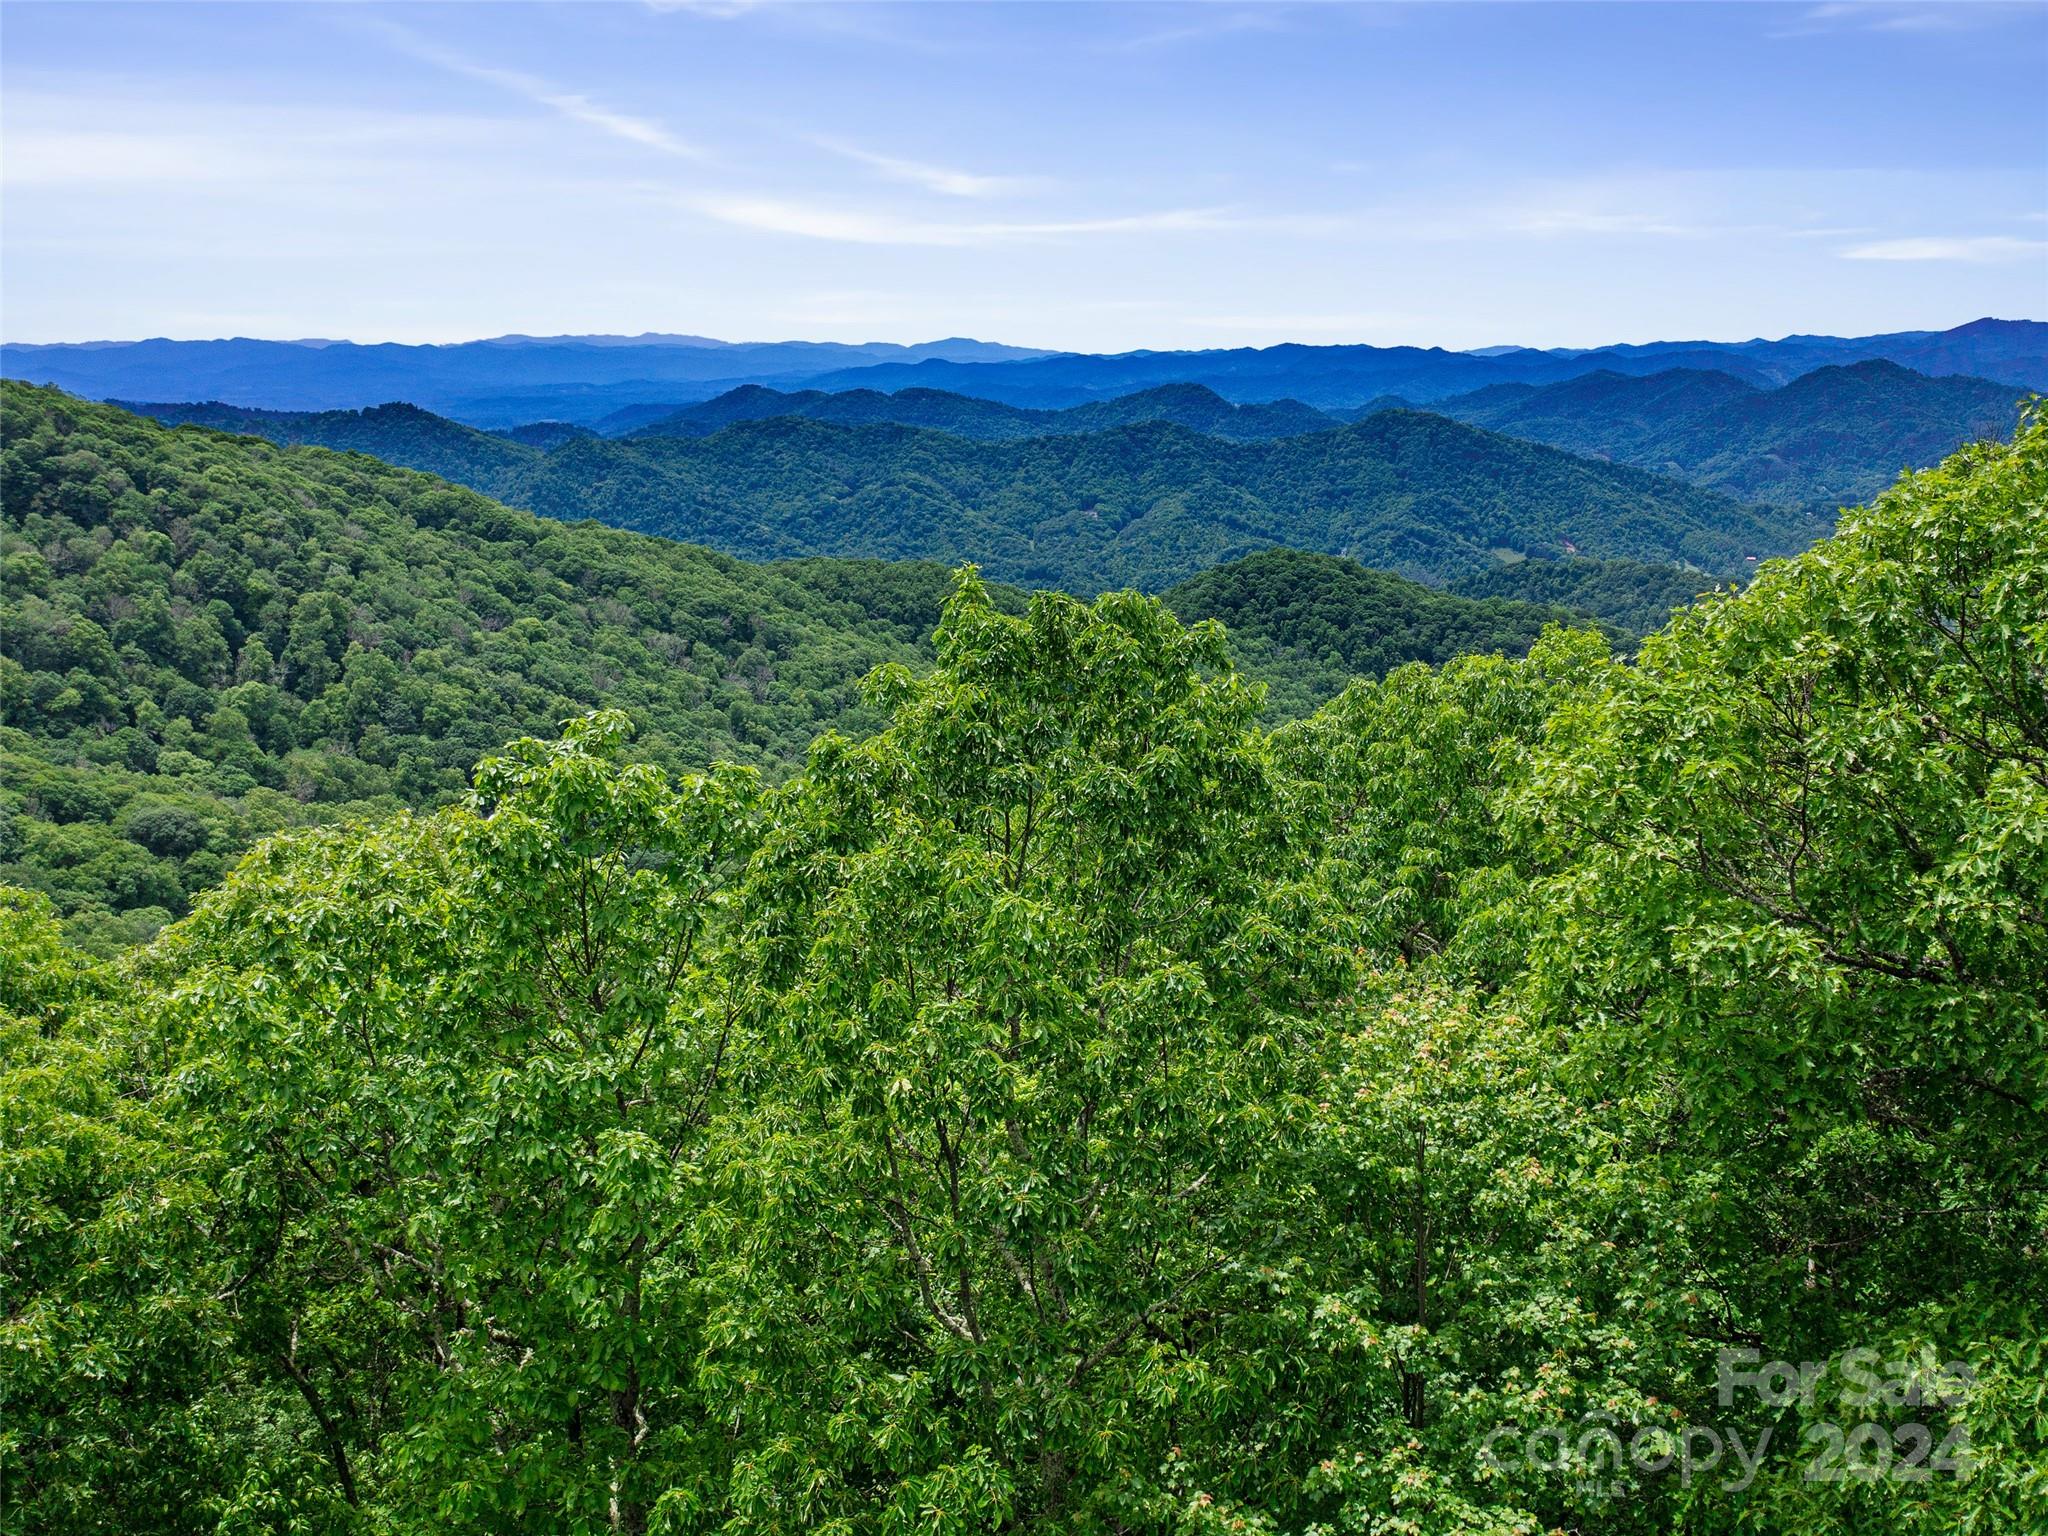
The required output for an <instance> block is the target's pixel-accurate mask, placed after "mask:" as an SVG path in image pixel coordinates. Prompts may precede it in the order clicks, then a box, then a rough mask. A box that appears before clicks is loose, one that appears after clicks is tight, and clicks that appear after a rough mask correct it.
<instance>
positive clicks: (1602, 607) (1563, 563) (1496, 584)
mask: <svg viewBox="0 0 2048 1536" xmlns="http://www.w3.org/2000/svg"><path fill="white" fill-rule="evenodd" d="M1721 584H1722V583H1720V582H1717V581H1716V580H1715V579H1714V578H1713V577H1710V576H1707V575H1704V574H1702V573H1701V572H1698V571H1689V570H1686V569H1684V568H1683V567H1681V566H1676V565H1650V564H1646V563H1644V562H1643V561H1640V560H1517V561H1516V562H1515V563H1514V564H1513V565H1500V566H1495V567H1494V568H1493V569H1492V570H1490V571H1486V572H1484V573H1482V574H1480V575H1478V576H1464V577H1460V578H1459V579H1458V580H1457V581H1454V582H1452V583H1451V586H1450V590H1451V592H1452V593H1453V595H1455V596H1458V597H1480V598H1485V597H1506V598H1513V599H1515V600H1517V601H1519V602H1525V603H1548V604H1552V605H1555V606H1557V607H1562V608H1570V609H1574V610H1576V611H1578V612H1580V613H1590V614H1594V615H1596V616H1598V617H1599V618H1602V619H1605V620H1606V621H1607V622H1608V623H1610V624H1613V625H1615V626H1616V627H1617V628H1619V629H1621V630H1623V631H1625V632H1627V633H1629V634H1632V635H1647V634H1648V633H1649V632H1650V631H1651V630H1653V629H1662V628H1663V627H1664V624H1665V621H1666V620H1668V619H1669V618H1670V617H1671V615H1672V614H1674V613H1676V612H1677V611H1678V610H1679V609H1681V608H1683V607H1685V606H1686V604H1688V603H1690V602H1692V601H1693V599H1694V598H1696V597H1698V596H1699V595H1700V594H1701V593H1702V592H1706V591H1709V590H1711V589H1712V588H1714V587H1715V586H1717V585H1721Z"/></svg>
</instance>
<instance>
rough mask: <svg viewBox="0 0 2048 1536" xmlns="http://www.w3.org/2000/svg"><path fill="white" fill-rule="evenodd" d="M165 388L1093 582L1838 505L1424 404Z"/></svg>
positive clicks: (837, 545) (1629, 542) (568, 504)
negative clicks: (1053, 418) (1001, 429)
mask: <svg viewBox="0 0 2048 1536" xmlns="http://www.w3.org/2000/svg"><path fill="white" fill-rule="evenodd" d="M1203 393H1206V391H1204V392H1203ZM833 398H838V397H833ZM873 398H874V399H875V400H878V401H881V400H887V399H888V398H889V397H886V396H880V395H876V396H874V397H873ZM947 398H949V399H951V400H953V401H956V402H958V403H960V404H962V405H963V406H965V407H972V408H974V409H980V408H982V407H985V406H987V404H988V403H987V402H981V401H964V400H962V398H961V397H957V396H954V397H947ZM1211 398H1212V399H1213V398H1214V397H1213V396H1212V397H1211ZM1216 403H1217V405H1218V406H1219V407H1221V408H1222V409H1224V410H1233V409H1239V408H1236V407H1230V406H1227V405H1224V404H1223V403H1222V402H1220V401H1218V402H1216ZM1130 408H1131V407H1130V406H1129V405H1128V402H1125V401H1109V402H1103V403H1102V405H1101V409H1103V410H1105V411H1109V410H1125V409H1130ZM151 409H152V410H153V411H154V410H165V411H169V412H170V413H171V414H173V415H176V416H179V417H180V418H182V417H183V416H184V415H187V414H189V415H191V416H192V417H193V419H196V420H198V421H200V422H202V423H203V424H206V425H211V426H218V427H222V428H228V429H232V430H236V431H246V432H251V433H256V434H260V435H263V436H266V437H269V438H271V439H273V440H280V441H294V442H297V441H316V442H321V443H323V444H325V445H326V446H329V447H337V448H351V449H358V450H362V451H367V452H371V453H374V454H376V455H377V456H378V457H380V458H384V459H386V460H387V461H389V462H391V463H395V464H402V465H405V466H406V467H408V468H421V469H430V470H432V471H433V472H436V473H440V474H444V475H446V476H448V477H449V478H451V479H455V480H458V481H460V482H461V483H463V484H465V485H469V486H472V487H473V488H476V489H480V490H483V491H485V492H486V493H487V494H490V495H493V496H497V497H499V498H500V499H503V500H505V501H508V502H510V503H512V504H513V505H516V506H522V507H528V508H531V509H532V510H534V511H537V512H543V513H546V514H547V515H548V516H551V517H557V518H564V519H568V520H571V521H573V520H576V519H579V518H585V517H594V518H596V519H598V520H599V521H600V522H606V523H610V524H612V525H613V526H615V527H622V528H633V529H637V530H639V531H641V532H645V533H658V534H662V535H664V536H666V537H669V538H675V539H683V540H688V541H690V542H693V543H701V544H707V545H709V546H711V547H712V548H714V549H720V550H723V551H725V552H726V553H728V554H734V555H739V556H742V557H744V558H748V559H770V560H772V559H784V558H793V557H797V556H803V555H853V556H863V557H869V558H879V559H892V560H897V559H924V560H936V561H938V562H940V563H941V564H945V565H956V564H959V563H961V562H963V561H974V562H976V563H978V564H979V565H981V566H982V567H983V568H984V569H985V570H986V571H987V572H988V573H989V575H990V576H992V577H994V578H996V579H998V580H1002V581H1008V582H1014V583H1017V584H1019V585H1022V586H1026V587H1047V586H1057V587H1063V588H1066V589H1067V590H1070V591H1075V592H1084V593H1086V592H1097V591H1102V590H1105V589H1110V588H1116V587H1123V586H1135V587H1138V588H1141V589H1143V590H1148V591H1157V590H1161V589H1163V588H1165V587H1168V586H1171V585H1172V584H1173V583H1174V582H1176V581H1180V580H1182V579H1184V578H1186V577H1188V576H1191V575H1193V574H1194V573H1195V572H1197V571H1200V570H1204V569H1206V568H1208V567H1209V566H1212V565H1220V564H1222V563H1223V562H1224V561H1226V560H1230V559H1234V558H1235V557H1237V556H1238V555H1242V554H1247V553H1249V552H1251V551H1252V550H1255V549H1260V548H1264V547H1267V546H1271V545H1280V546H1285V547H1288V548H1295V549H1311V550H1318V551H1322V552H1324V553H1328V554H1341V555H1348V556H1351V557H1352V558H1354V559H1356V560H1359V561H1360V562H1362V563H1364V564H1366V565H1370V566H1374V567H1379V568H1383V569H1387V570H1392V571H1396V572H1399V573H1400V574H1402V575H1405V576H1408V577H1411V578H1414V579H1417V580H1422V581H1427V582H1431V583H1436V584H1441V583H1444V582H1448V581H1451V580H1455V579H1457V578H1458V577H1461V576H1470V575H1474V574H1477V573H1480V572H1483V571H1485V570H1488V569H1490V568H1491V567H1492V566H1493V565H1495V564H1496V563H1498V562H1499V561H1501V560H1503V559H1509V558H1513V557H1517V556H1521V555H1532V556H1538V557H1541V556H1559V555H1572V554H1583V555H1591V556H1603V557H1614V556H1621V557H1627V558H1633V559H1641V560H1649V561H1661V562H1673V561H1677V562H1683V563H1686V564H1690V565H1694V566H1698V567H1700V568H1702V569H1705V570H1709V571H1733V570H1737V569H1740V568H1741V567H1742V566H1743V564H1744V562H1745V560H1746V559H1747V557H1749V556H1751V555H1759V556H1761V555H1770V554H1777V553H1784V552H1787V551H1790V550H1794V549H1799V548H1803V547H1804V546H1805V545H1806V544H1808V543H1810V542H1811V541H1812V540H1813V539H1815V538H1818V537H1820V536H1821V535H1822V534H1824V533H1825V532H1826V531H1827V529H1828V527H1829V526H1831V520H1830V519H1828V518H1825V517H1817V516H1808V515H1806V514H1803V513H1800V512H1797V511H1782V510H1781V511H1777V512H1766V511H1759V510H1758V509H1756V508H1752V507H1745V506H1741V505H1739V504H1737V503H1735V502H1732V501H1730V500H1727V499H1726V498H1723V497H1721V496H1719V495H1716V494H1714V493H1711V492H1704V491H1700V490H1697V489H1694V488H1692V487H1689V486H1684V485H1678V484H1674V483H1673V482H1672V481H1670V480H1669V479H1665V478H1662V477H1658V476H1652V475H1646V474H1643V473H1641V472H1639V471H1636V470H1632V469H1626V468H1619V467H1615V466H1610V465H1605V464H1598V463H1594V462H1591V461H1588V460H1584V459H1577V458H1573V457H1571V456H1570V455H1567V454H1562V453H1559V452H1556V451H1554V450H1551V449H1547V448H1544V447H1541V446H1538V445H1535V444H1531V443H1526V442H1518V441H1514V440H1511V439H1509V438H1505V437H1499V436H1495V435H1492V434H1490V433H1486V432H1480V431H1476V430H1474V429H1473V428H1471V427H1468V426H1464V425H1460V424H1457V423H1453V422H1451V421H1448V420H1447V419H1445V418H1444V417H1442V416H1437V415H1431V414H1426V413H1420V412H1406V411H1385V412H1380V413H1378V414H1376V415H1374V416H1372V417H1370V418H1368V419H1367V420H1365V421H1363V422H1360V423H1357V424H1355V425H1351V426H1346V427H1341V428H1335V429H1332V430H1329V431H1323V432H1314V433H1306V434H1300V435H1296V436H1291V437H1282V438H1276V439H1270V440H1266V441H1257V442H1243V443H1233V442H1227V441H1223V440H1221V439H1219V438H1217V437H1214V436H1210V435H1207V434H1204V433H1201V432H1196V431H1193V430H1190V429H1189V428H1186V427H1183V426H1180V425H1177V424H1174V423H1171V422H1164V421H1148V422H1143V423H1140V424H1137V425H1130V426H1122V427H1112V428H1110V429H1108V430H1103V431H1090V432H1085V433H1079V434H1075V435H1070V436H1062V437H1050V438H1049V437H1032V438H1026V439H1019V440H1015V441H1008V442H978V441H972V440H969V439H966V438H963V437H960V436H957V435H954V434H951V433H941V432H937V431H929V430H921V429H917V428H912V427H905V426H900V425H896V424H891V423H882V424H871V425H859V426H846V425H839V424H836V423H831V422H819V421H812V420H809V419H807V418H804V417H801V416H789V415H782V416H774V417H768V418H764V419H761V420H756V421H742V422H738V423H735V424H732V425H730V426H727V427H725V428H724V429H723V430H720V431H717V432H715V433H714V434H713V435H711V436H708V437H702V438H697V439H683V438H674V437H645V438H641V437H636V438H632V439H628V440H615V441H607V440H601V439H597V438H592V437H582V438H576V439H573V440H570V441H567V442H564V443H562V444H561V445H560V446H559V447H557V448H555V449H554V450H553V451H552V452H548V453H542V452H540V451H539V450H536V449H530V448H527V447H525V446H524V445H521V444H518V443H514V442H511V441H509V440H508V439H505V438H502V437H497V436H494V435H492V434H489V433H482V432H476V431H473V430H472V429H470V428H468V427H464V426H461V425H459V424H458V423H455V422H449V421H443V420H442V419H441V418H439V417H436V416H432V415H430V414H429V413H426V412H423V411H415V410H413V409H411V408H410V407H404V406H384V407H379V408H377V409H376V410H373V411H365V412H347V411H340V412H325V413H319V414H305V413H289V412H286V413H277V412H259V411H234V410H230V409H229V408H226V407H217V406H206V407H176V408H168V407H164V408H159V407H151ZM993 409H995V410H998V411H1001V410H1009V409H1010V408H1009V407H993ZM1079 409H1083V410H1095V409H1097V407H1095V406H1089V407H1082V408H1079ZM1259 409H1264V408H1259ZM1273 409H1279V408H1278V407H1274V408H1273Z"/></svg>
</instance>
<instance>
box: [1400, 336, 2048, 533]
mask: <svg viewBox="0 0 2048 1536" xmlns="http://www.w3.org/2000/svg"><path fill="white" fill-rule="evenodd" d="M2022 393H2023V392H2022V391H2020V390H2018V389H2016V388H2014V387H2013V386H2010V385H2006V384H1994V383H1990V382H1989V381H1987V380H1984V379H1972V378H1960V377H1958V378H1929V377H1927V376H1926V375H1924V374H1919V373H1914V372H1913V371H1911V370H1910V369H1906V368H1901V367H1900V366H1898V365H1897V364H1896V363H1888V362H1864V363H1854V364H1851V365H1848V366H1846V367H1831V368H1819V369H1816V370H1815V371H1813V372H1812V373H1807V374H1803V375H1801V376H1800V377H1799V378H1797V379H1794V380H1793V381H1792V382H1791V383H1789V384H1786V385H1784V386H1782V387H1780V388H1777V389H1758V388H1755V387H1753V386H1751V385H1748V384H1745V383H1743V382H1742V381H1741V380H1739V379H1735V378H1731V377H1730V376H1728V375H1727V374H1723V373H1703V372H1699V371H1696V370H1691V369H1674V370H1672V371H1671V372H1668V373H1656V374H1651V375H1649V376H1648V377H1644V378H1626V377H1623V376H1622V375H1620V374H1615V373H1596V374H1589V375H1587V376H1586V377H1584V378H1578V379H1572V380H1570V381H1568V382H1566V383H1562V384H1551V385H1546V386H1544V387H1543V388H1540V389H1538V388H1534V387H1532V386H1528V385H1502V386H1498V387H1495V388H1492V389H1486V390H1482V391H1480V392H1478V393H1476V394H1471V395H1463V396H1458V397H1454V398H1452V399H1449V400H1441V401H1438V402H1436V403H1435V404H1434V405H1432V406H1431V407H1430V409H1432V410H1435V411H1441V412H1442V413H1443V414H1444V415H1446V416H1452V417H1456V418H1457V419H1458V420H1460V421H1469V422H1472V423H1473V424H1474V425H1477V426H1482V427H1489V428H1491V429H1493V430H1494V431H1496V432H1505V433H1508V434H1509V435H1510V436H1513V437H1526V438H1531V439H1533V440H1535V441H1536V442H1540V443H1550V444H1552V445H1554V446H1556V447H1559V448H1563V449H1566V450H1568V451H1569V452H1572V453H1582V454H1593V455H1597V456H1599V457H1602V458H1609V459H1615V460H1618V461H1620V462H1622V463H1625V464H1635V465H1639V466H1641V467H1642V468H1644V469H1654V470H1661V471H1663V472H1665V473H1667V474H1672V475H1676V476H1678V477H1679V478H1681V479H1684V480H1688V481H1690V482H1692V483H1693V484H1695V485H1705V486H1709V487H1712V488H1713V489H1715V490H1719V491H1725V492H1726V493H1727V494H1729V495H1730V496H1735V497H1738V498H1740V499H1742V500H1744V501H1759V502H1770V503H1773V504H1775V505H1780V506H1797V505H1823V506H1827V507H1834V506H1839V505H1842V504H1843V503H1847V502H1855V501H1860V500H1862V499H1864V498H1865V497H1868V496H1870V495H1873V494H1875V493H1876V492H1877V491H1879V490H1881V489H1882V488H1883V487H1884V486H1886V485H1888V484H1889V483H1890V482H1891V481H1892V480H1893V479H1895V478H1897V476H1898V474H1899V472H1900V471H1901V470H1903V469H1907V468H1912V467H1916V466H1920V465H1926V464H1932V463H1934V462H1935V461H1936V460H1938V459H1940V458H1942V457H1943V456H1944V455H1946V454H1948V453H1951V452H1953V451H1954V450H1955V449H1956V448H1957V447H1958V446H1959V445H1960V444H1963V443H1966V442H1969V441H1971V440H1972V439H1974V438H1980V437H2003V436H2005V435H2007V434H2008V433H2010V432H2011V431H2012V427H2013V423H2014V422H2015V421H2016V420H2017V419H2018V415H2019V401H2020V397H2021V394H2022Z"/></svg>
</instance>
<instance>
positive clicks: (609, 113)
mask: <svg viewBox="0 0 2048 1536" xmlns="http://www.w3.org/2000/svg"><path fill="white" fill-rule="evenodd" d="M367 25H368V26H370V27H371V29H372V30H374V31H375V32H376V33H377V34H378V35H380V36H381V37H383V38H384V39H385V40H386V41H387V42H389V43H390V44H391V46H392V47H393V48H396V49H397V50H398V51H399V52H400V53H403V54H405V55H406V56H407V57H408V58H413V59H417V60H419V61H420V62H421V63H422V64H431V65H433V66H434V67H435V68H437V69H442V70H446V71H447V72H448V73H450V74H453V75H461V76H463V77H464V78H466V79H470V80H478V81H481V82H483V83H484V84H486V85H494V86H496V87H498V88H499V89H500V90H503V91H508V92H510V93H511V94H512V95H514V96H519V97H523V98H525V99H526V100H527V101H529V102H531V103H532V104H533V105H535V106H537V107H545V108H546V109H547V110H548V111H550V112H553V113H555V114H556V115H557V116H559V117H563V118H566V119H567V120H568V121H570V122H572V123H579V124H581V125H582V126H583V127H586V128H594V129H596V130H597V131H598V132H600V133H604V134H609V135H610V136H611V137H612V138H615V139H619V140H622V141H624V142H626V143H628V144H637V145H639V146H640V147H641V148H643V149H651V150H654V151H656V152H657V153H660V154H664V155H670V156H673V157H674V158H676V159H678V160H695V161H706V160H709V159H711V158H712V157H711V155H710V153H709V151H707V150H705V149H703V148H701V147H699V146H698V145H695V144H692V143H690V142H689V141H688V140H685V139H681V138H678V137H677V136H676V135H675V134H673V133H671V132H670V131H669V130H668V129H667V128H666V127H664V126H663V125H662V124H660V123H658V122H656V121H655V120H654V119H653V118H649V117H637V116H635V115H633V114H632V113H629V112H619V111H615V110H614V109H612V108H610V107H607V106H605V105H603V104H602V103H601V102H597V101H593V100H592V99H591V98H590V97H588V96H585V95H583V94H582V93H581V92H579V91H567V90H563V89H561V88H560V87H558V86H556V85H554V84H552V83H550V82H549V81H546V80H543V79H541V78H540V77H539V76H538V75H529V74H527V73H526V72H525V71H523V70H517V69H499V68H497V67H496V66H494V65H489V64H479V63H477V62H476V61H475V60H473V59H468V58H465V57H463V56H462V55H461V54H458V53H453V52H450V51H449V50H448V49H445V48H442V47H440V46H439V45H437V44H435V43H431V42H429V41H428V40H427V39H425V38H423V37H421V36H420V35H419V34H418V33H416V32H414V31H412V30H411V29H410V28H407V27H402V26H399V25H398V24H397V23H396V22H390V21H371V22H368V23H367Z"/></svg>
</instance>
